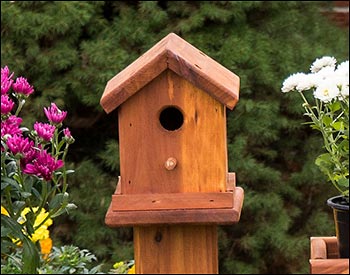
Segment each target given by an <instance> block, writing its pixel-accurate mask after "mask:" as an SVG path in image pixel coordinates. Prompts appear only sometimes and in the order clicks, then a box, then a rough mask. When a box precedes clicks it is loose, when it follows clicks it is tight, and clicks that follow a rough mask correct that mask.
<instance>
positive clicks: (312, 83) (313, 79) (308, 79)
mask: <svg viewBox="0 0 350 275" xmlns="http://www.w3.org/2000/svg"><path fill="white" fill-rule="evenodd" d="M318 80H319V79H318V77H317V76H316V75H315V74H305V75H304V77H300V79H299V83H298V84H297V86H296V89H297V90H298V91H299V92H302V91H307V90H310V89H311V88H314V87H316V86H317V83H318Z"/></svg>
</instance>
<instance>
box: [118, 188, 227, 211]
mask: <svg viewBox="0 0 350 275" xmlns="http://www.w3.org/2000/svg"><path fill="white" fill-rule="evenodd" d="M232 207H233V193H232V192H225V193H214V192H212V193H165V194H133V195H113V196H112V210H113V211H145V210H172V209H173V210H177V209H217V208H232Z"/></svg>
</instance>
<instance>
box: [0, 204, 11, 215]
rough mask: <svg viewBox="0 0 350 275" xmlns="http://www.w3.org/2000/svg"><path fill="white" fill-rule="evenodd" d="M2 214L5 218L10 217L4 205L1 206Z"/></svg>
mask: <svg viewBox="0 0 350 275" xmlns="http://www.w3.org/2000/svg"><path fill="white" fill-rule="evenodd" d="M1 214H3V215H5V216H10V215H9V212H7V210H6V208H5V207H3V206H2V205H1Z"/></svg>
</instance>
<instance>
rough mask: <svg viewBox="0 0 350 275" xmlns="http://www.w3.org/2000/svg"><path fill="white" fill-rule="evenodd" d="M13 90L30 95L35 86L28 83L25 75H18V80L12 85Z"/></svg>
mask: <svg viewBox="0 0 350 275" xmlns="http://www.w3.org/2000/svg"><path fill="white" fill-rule="evenodd" d="M12 88H13V90H14V91H15V92H16V93H18V94H23V95H25V96H29V95H30V94H32V93H33V92H34V89H33V86H31V85H30V84H29V83H28V80H27V79H26V78H24V77H18V78H17V79H16V82H15V83H14V84H13V85H12Z"/></svg>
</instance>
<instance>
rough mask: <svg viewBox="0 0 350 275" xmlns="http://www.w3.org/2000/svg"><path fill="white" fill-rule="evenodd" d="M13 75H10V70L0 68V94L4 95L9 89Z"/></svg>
mask: <svg viewBox="0 0 350 275" xmlns="http://www.w3.org/2000/svg"><path fill="white" fill-rule="evenodd" d="M12 77H13V73H12V74H10V70H9V68H8V67H7V66H5V68H1V94H2V95H4V94H6V93H7V92H8V90H9V89H10V88H11V85H12V83H13V80H12Z"/></svg>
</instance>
